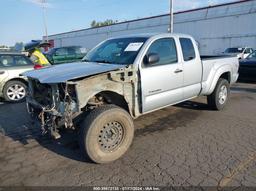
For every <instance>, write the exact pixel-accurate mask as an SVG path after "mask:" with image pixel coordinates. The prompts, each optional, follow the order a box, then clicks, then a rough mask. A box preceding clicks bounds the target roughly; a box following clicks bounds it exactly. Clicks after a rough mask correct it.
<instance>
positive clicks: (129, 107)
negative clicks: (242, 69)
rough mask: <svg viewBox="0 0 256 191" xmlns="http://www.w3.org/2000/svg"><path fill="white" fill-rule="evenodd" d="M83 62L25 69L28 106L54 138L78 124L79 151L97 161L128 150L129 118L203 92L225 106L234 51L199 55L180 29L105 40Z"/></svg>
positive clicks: (235, 64) (213, 103) (214, 104)
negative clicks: (63, 127)
mask: <svg viewBox="0 0 256 191" xmlns="http://www.w3.org/2000/svg"><path fill="white" fill-rule="evenodd" d="M83 61H84V62H86V63H83V62H81V63H73V64H63V65H58V66H53V67H50V68H45V69H43V70H38V71H32V72H26V73H25V74H24V75H25V76H27V77H28V78H29V81H30V83H29V84H30V87H29V89H30V93H29V96H28V98H27V103H28V112H29V113H31V115H35V116H39V114H40V116H44V117H47V120H44V119H46V118H44V117H42V118H40V120H41V123H42V124H44V125H43V127H44V129H45V130H48V131H49V132H51V134H52V136H53V137H54V138H59V137H60V134H59V133H58V128H60V127H62V125H61V124H64V125H65V127H66V128H72V129H74V128H77V126H76V124H79V127H80V138H79V142H80V147H81V150H82V152H83V153H84V154H85V156H87V157H89V158H90V159H91V160H92V161H94V162H96V163H107V162H111V161H114V160H116V159H118V158H119V157H121V156H122V155H123V154H124V153H125V152H126V151H127V149H128V148H129V146H130V145H131V143H132V139H133V134H134V126H133V121H132V118H137V117H139V116H141V115H144V114H146V113H149V112H153V111H156V110H159V109H161V108H164V107H167V106H170V105H174V104H177V103H180V102H183V101H185V100H189V99H192V98H194V97H197V96H200V95H203V96H207V100H208V104H209V106H210V107H211V108H213V109H215V110H222V109H223V108H224V107H225V105H226V104H227V101H228V98H229V93H230V88H229V87H230V84H233V83H235V82H236V80H237V78H238V67H239V62H238V59H237V58H236V57H229V56H228V57H227V56H219V57H217V56H202V57H200V55H199V51H198V48H197V45H196V41H195V40H194V39H193V38H192V37H191V36H188V35H182V34H159V35H137V36H129V37H120V38H114V39H110V40H107V41H104V42H103V43H101V44H100V45H98V46H97V47H96V48H94V49H93V50H91V51H90V52H89V53H88V54H87V55H86V57H85V58H84V60H83ZM45 75H47V78H45ZM84 114H86V115H84ZM85 116H86V117H85Z"/></svg>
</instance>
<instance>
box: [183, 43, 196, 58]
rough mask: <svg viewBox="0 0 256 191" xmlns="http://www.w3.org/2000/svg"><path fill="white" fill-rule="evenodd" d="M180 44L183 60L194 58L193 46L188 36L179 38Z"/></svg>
mask: <svg viewBox="0 0 256 191" xmlns="http://www.w3.org/2000/svg"><path fill="white" fill-rule="evenodd" d="M180 45H181V49H182V53H183V59H184V61H185V62H187V61H190V60H194V59H195V58H196V53H195V48H194V45H193V42H192V40H191V39H190V38H180Z"/></svg>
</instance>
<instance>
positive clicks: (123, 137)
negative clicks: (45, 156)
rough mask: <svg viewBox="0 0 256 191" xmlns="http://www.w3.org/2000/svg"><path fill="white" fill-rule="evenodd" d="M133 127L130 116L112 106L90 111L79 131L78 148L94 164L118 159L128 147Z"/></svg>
mask: <svg viewBox="0 0 256 191" xmlns="http://www.w3.org/2000/svg"><path fill="white" fill-rule="evenodd" d="M133 136H134V125H133V120H132V119H131V117H130V115H129V114H128V113H127V112H126V111H125V110H123V109H122V108H119V107H117V106H114V105H106V106H102V107H99V108H96V109H94V110H93V111H91V112H90V113H89V114H88V116H87V117H86V118H85V120H84V122H83V124H82V127H81V129H80V138H79V143H80V148H81V151H82V152H83V153H84V154H85V156H87V157H89V158H90V159H91V160H92V161H93V162H95V163H100V164H101V163H109V162H112V161H115V160H117V159H118V158H120V157H121V156H122V155H123V154H124V153H125V152H126V151H127V150H128V148H129V147H130V145H131V143H132V140H133Z"/></svg>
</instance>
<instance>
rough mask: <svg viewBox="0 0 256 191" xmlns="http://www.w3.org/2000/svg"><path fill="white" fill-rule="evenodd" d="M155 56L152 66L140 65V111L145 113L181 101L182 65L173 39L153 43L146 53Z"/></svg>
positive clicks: (163, 39)
mask: <svg viewBox="0 0 256 191" xmlns="http://www.w3.org/2000/svg"><path fill="white" fill-rule="evenodd" d="M152 53H153V54H157V55H158V56H159V61H158V62H157V63H154V64H153V65H151V64H150V65H146V64H145V63H142V67H141V71H140V74H141V88H142V102H143V103H142V105H143V107H142V110H143V113H147V112H150V111H153V110H156V109H159V108H163V107H166V106H168V105H171V104H175V103H177V102H179V101H182V100H183V65H182V62H181V61H179V59H178V52H177V46H176V42H175V39H173V38H162V39H158V40H156V41H154V42H153V43H152V44H151V45H150V47H149V49H148V51H147V53H146V56H147V55H149V54H152Z"/></svg>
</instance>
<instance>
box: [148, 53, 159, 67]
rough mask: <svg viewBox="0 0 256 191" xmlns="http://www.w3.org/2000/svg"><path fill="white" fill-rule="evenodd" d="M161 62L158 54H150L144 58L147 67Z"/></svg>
mask: <svg viewBox="0 0 256 191" xmlns="http://www.w3.org/2000/svg"><path fill="white" fill-rule="evenodd" d="M159 61H160V57H159V55H158V54H156V53H150V54H149V55H146V56H145V58H144V63H145V64H146V65H153V64H155V63H157V62H159Z"/></svg>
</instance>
